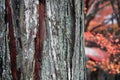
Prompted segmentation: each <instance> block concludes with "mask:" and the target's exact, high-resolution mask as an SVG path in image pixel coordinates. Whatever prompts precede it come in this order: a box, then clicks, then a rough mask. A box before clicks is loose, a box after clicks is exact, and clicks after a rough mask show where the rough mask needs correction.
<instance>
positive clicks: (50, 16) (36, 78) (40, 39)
mask: <svg viewBox="0 0 120 80" xmlns="http://www.w3.org/2000/svg"><path fill="white" fill-rule="evenodd" d="M0 4H1V5H0V14H2V15H0V24H1V25H0V74H1V75H0V80H86V74H85V53H84V12H83V7H84V5H83V0H6V1H5V0H1V2H0ZM9 64H10V65H9ZM6 76H7V77H6Z"/></svg>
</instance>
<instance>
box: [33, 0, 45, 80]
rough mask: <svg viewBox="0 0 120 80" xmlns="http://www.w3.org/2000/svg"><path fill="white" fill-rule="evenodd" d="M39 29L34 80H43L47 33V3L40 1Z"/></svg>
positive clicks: (36, 40) (36, 41)
mask: <svg viewBox="0 0 120 80" xmlns="http://www.w3.org/2000/svg"><path fill="white" fill-rule="evenodd" d="M38 14H39V27H38V31H37V34H36V38H35V71H34V80H41V74H40V70H41V68H40V67H41V59H42V51H43V42H44V35H45V34H44V33H45V2H44V0H39V5H38Z"/></svg>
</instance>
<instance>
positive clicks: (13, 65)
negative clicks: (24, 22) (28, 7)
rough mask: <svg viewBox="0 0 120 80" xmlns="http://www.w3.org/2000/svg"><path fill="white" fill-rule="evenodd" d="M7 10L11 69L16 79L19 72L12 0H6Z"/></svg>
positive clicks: (14, 79)
mask: <svg viewBox="0 0 120 80" xmlns="http://www.w3.org/2000/svg"><path fill="white" fill-rule="evenodd" d="M6 9H7V10H6V11H7V23H8V26H9V38H10V42H9V50H10V59H11V70H12V77H13V80H16V79H17V77H16V73H17V65H16V55H17V50H16V42H15V37H14V28H13V21H12V11H11V6H10V0H6Z"/></svg>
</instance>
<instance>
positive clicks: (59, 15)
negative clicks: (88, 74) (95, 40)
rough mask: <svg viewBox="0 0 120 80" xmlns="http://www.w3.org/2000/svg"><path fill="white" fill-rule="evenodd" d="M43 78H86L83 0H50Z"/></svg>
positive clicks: (69, 79)
mask: <svg viewBox="0 0 120 80" xmlns="http://www.w3.org/2000/svg"><path fill="white" fill-rule="evenodd" d="M46 13H47V14H46V15H47V18H46V38H45V42H44V50H43V56H42V69H41V72H42V73H41V77H42V80H85V62H84V56H85V55H84V49H83V47H84V45H83V43H84V41H83V32H84V13H83V1H82V0H46Z"/></svg>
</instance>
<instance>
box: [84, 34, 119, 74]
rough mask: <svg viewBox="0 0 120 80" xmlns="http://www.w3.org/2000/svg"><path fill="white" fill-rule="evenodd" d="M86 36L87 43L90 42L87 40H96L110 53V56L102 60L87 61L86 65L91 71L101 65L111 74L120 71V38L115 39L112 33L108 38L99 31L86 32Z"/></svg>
mask: <svg viewBox="0 0 120 80" xmlns="http://www.w3.org/2000/svg"><path fill="white" fill-rule="evenodd" d="M84 36H85V40H86V42H85V45H87V44H89V43H88V42H87V41H92V42H95V43H96V44H97V45H99V46H100V48H101V49H106V53H107V55H108V57H107V58H106V59H104V60H102V61H101V62H97V61H91V60H89V61H88V62H87V63H86V67H87V68H89V69H90V70H91V71H96V68H97V67H99V68H101V69H102V70H104V71H107V72H108V73H110V74H116V73H120V43H118V42H119V41H120V40H119V39H115V40H114V39H113V36H112V35H110V36H109V37H110V38H109V39H107V38H105V37H104V36H103V35H102V34H99V33H97V34H95V33H94V34H92V33H90V32H85V34H84ZM115 43H118V44H115Z"/></svg>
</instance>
